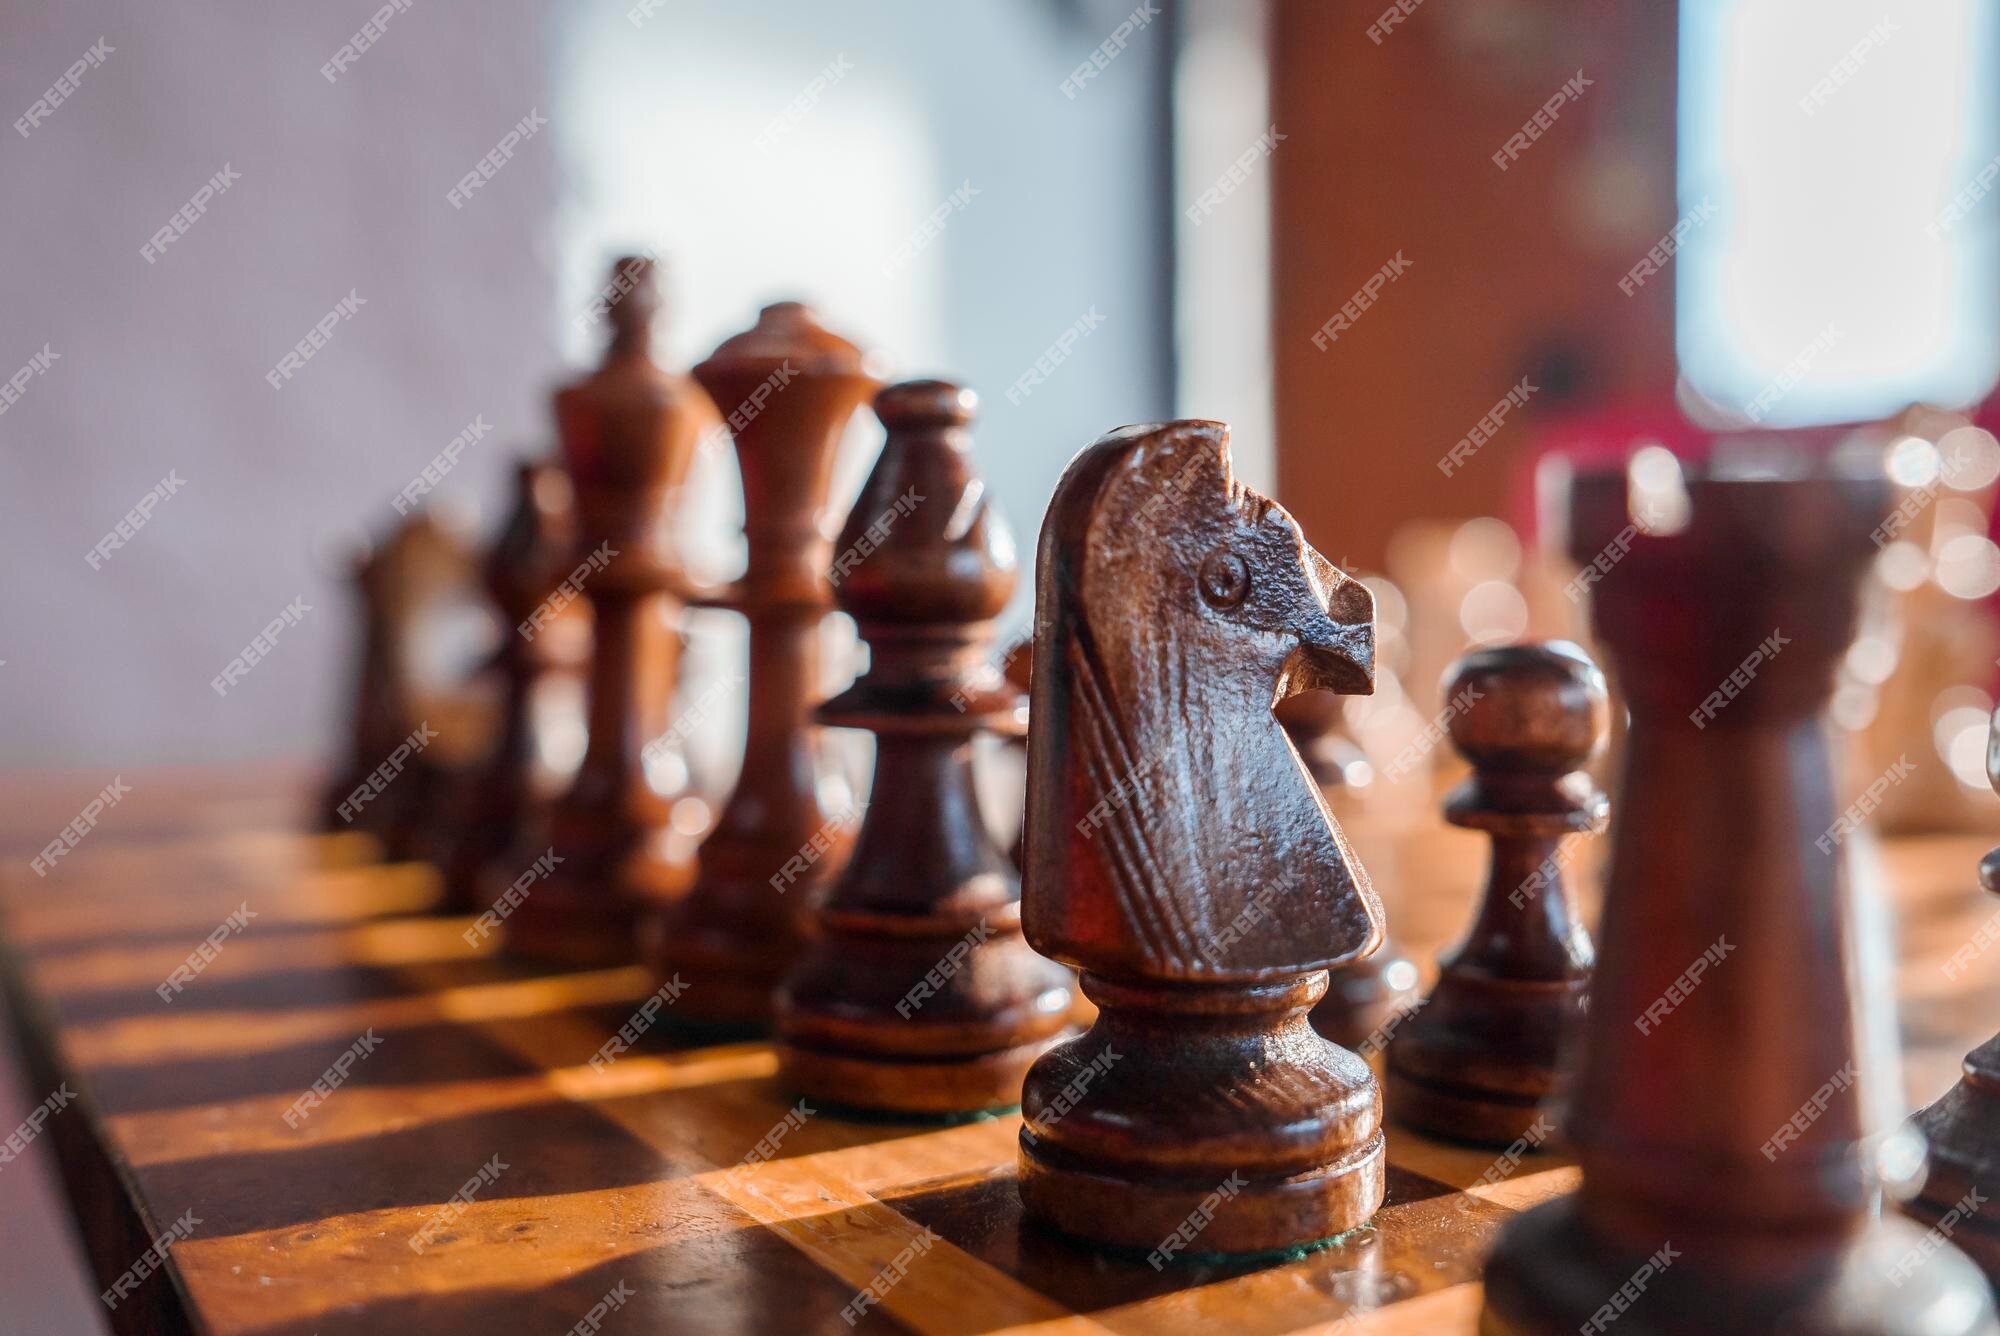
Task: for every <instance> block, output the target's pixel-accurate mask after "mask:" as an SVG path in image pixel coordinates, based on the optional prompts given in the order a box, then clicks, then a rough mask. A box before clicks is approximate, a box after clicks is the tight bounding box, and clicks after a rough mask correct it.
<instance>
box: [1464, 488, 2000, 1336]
mask: <svg viewBox="0 0 2000 1336" xmlns="http://www.w3.org/2000/svg"><path fill="white" fill-rule="evenodd" d="M1826 468H1827V466H1825V465H1816V466H1812V467H1811V469H1808V468H1807V467H1806V466H1800V468H1799V469H1797V470H1795V471H1794V472H1793V473H1792V474H1791V475H1785V474H1781V473H1767V474H1760V475H1756V476H1748V477H1728V476H1710V475H1696V476H1691V477H1689V478H1687V479H1686V481H1685V483H1684V496H1685V509H1684V511H1682V512H1681V513H1680V514H1679V515H1677V516H1675V520H1676V527H1674V528H1673V529H1672V530H1671V531H1669V532H1659V533H1654V532H1649V531H1647V530H1648V526H1653V527H1655V528H1660V529H1665V528H1666V527H1667V526H1664V525H1660V524H1659V523H1658V521H1657V518H1656V517H1657V516H1659V515H1661V514H1663V513H1664V514H1673V513H1674V511H1675V510H1678V509H1679V507H1674V508H1672V509H1669V508H1666V507H1660V508H1653V507H1650V506H1648V505H1647V504H1646V502H1647V499H1648V495H1649V489H1651V488H1653V487H1656V486H1659V485H1660V484H1657V483H1653V482H1649V483H1648V484H1647V487H1646V488H1642V487H1641V486H1640V485H1639V480H1638V479H1630V480H1628V478H1627V477H1626V475H1625V474H1624V473H1622V472H1620V473H1606V474H1591V475H1586V476H1580V477H1578V478H1576V479H1575V480H1574V483H1573V486H1572V489H1571V493H1570V498H1569V507H1568V514H1569V519H1570V525H1569V552H1570V554H1571V556H1572V557H1573V558H1574V559H1575V560H1576V561H1578V562H1579V563H1580V564H1588V563H1591V562H1592V561H1594V560H1595V559H1596V558H1597V557H1598V555H1599V554H1600V553H1605V552H1610V551H1614V550H1615V551H1618V552H1619V553H1620V554H1621V555H1620V556H1619V557H1618V558H1617V559H1616V560H1614V561H1609V562H1605V563H1602V565H1601V566H1600V567H1599V569H1600V571H1601V572H1602V574H1601V578H1599V579H1598V580H1597V581H1596V583H1595V595H1594V599H1593V604H1594V606H1593V610H1592V615H1593V622H1594V625H1595V627H1596V631H1597V638H1598V641H1599V643H1601V644H1602V645H1604V646H1605V648H1606V651H1607V653H1608V654H1609V657H1610V661H1611V666H1612V669H1613V671H1614V674H1615V677H1616V679H1617V681H1618V683H1619V685H1620V687H1621V689H1622V692H1623V694H1624V696H1625V699H1626V702H1627V704H1628V706H1629V708H1630V711H1631V731H1630V734H1629V736H1628V739H1627V743H1626V748H1625V752H1624V756H1623V764H1622V767H1621V776H1620V778H1621V782H1620V784H1619V786H1618V788H1617V792H1618V795H1619V805H1618V810H1617V813H1616V816H1615V819H1614V820H1613V822H1612V828H1611V831H1612V833H1611V864H1610V871H1609V874H1608V878H1607V887H1606V898H1605V910H1604V917H1603V922H1602V925H1601V927H1600V931H1599V939H1600V940H1599V943H1598V958H1597V966H1596V970H1595V973H1594V974H1593V976H1592V979H1591V986H1590V987H1591V996H1590V1009H1589V1014H1588V1017H1587V1019H1586V1021H1585V1023H1584V1027H1583V1033H1584V1043H1583V1052H1582V1065H1581V1069H1580V1071H1579V1073H1578V1076H1577V1078H1576V1084H1575V1087H1574V1091H1573V1094H1572V1097H1571V1101H1570V1107H1569V1112H1568V1114H1567V1116H1566V1117H1565V1119H1564V1121H1563V1131H1564V1132H1565V1134H1566V1136H1567V1138H1568V1140H1569V1142H1570V1143H1571V1145H1572V1146H1573V1147H1574V1149H1575V1152H1576V1155H1577V1158H1578V1159H1579V1160H1580V1161H1581V1164H1582V1169H1583V1184H1582V1187H1581V1188H1580V1189H1579V1190H1578V1191H1577V1192H1576V1193H1575V1194H1573V1195H1571V1196H1568V1197H1565V1198H1562V1199H1559V1200H1557V1201H1555V1202H1551V1203H1549V1204H1547V1205H1543V1206H1539V1207H1536V1208H1534V1209H1532V1210H1530V1211H1527V1212H1525V1213H1523V1214H1522V1215H1519V1216H1516V1217H1515V1218H1514V1219H1513V1220H1512V1221H1510V1222H1509V1223H1508V1224H1507V1225H1506V1226H1505V1227H1504V1228H1503V1229H1502V1231H1501V1233H1500V1236H1499V1239H1498V1241H1497V1243H1496V1245H1495V1248H1494V1251H1493V1253H1492V1255H1491V1257H1490V1258H1489V1260H1488V1263H1487V1269H1486V1296H1485V1297H1486V1311H1485V1314H1484V1317H1483V1318H1482V1326H1481V1330H1482V1331H1483V1332H1487V1333H1492V1334H1494V1336H1500V1334H1503V1333H1528V1332H1533V1333H1558V1332H1560V1333H1565V1334H1567V1333H1573V1332H1576V1331H1578V1330H1583V1331H1593V1330H1603V1329H1605V1328H1606V1326H1608V1325H1609V1324H1611V1323H1615V1324H1616V1330H1617V1332H1618V1333H1619V1336H1649V1334H1651V1333H1670V1332H1671V1333H1682V1332H1690V1331H1701V1332H1712V1333H1749V1332H1758V1333H1764V1332H1778V1331H1782V1332H1786V1333H1792V1334H1794V1336H1819V1334H1822V1333H1824V1334H1828V1336H1830V1334H1831V1333H1835V1332H1841V1333H1847V1332H1862V1331H1866V1332H1886V1333H1918V1332H1922V1333H1929V1334H1930V1336H1942V1334H1943V1333H1948V1332H1970V1331H1980V1332H1986V1331H1991V1330H1993V1329H1994V1327H1993V1323H1994V1318H1993V1313H1992V1308H1991V1301H1990V1297H1989V1295H1988V1292H1987V1287H1986V1283H1985V1280H1984V1278H1983V1277H1982V1276H1980V1275H1979V1273H1978V1272H1977V1271H1976V1270H1975V1269H1974V1268H1973V1267H1972V1266H1971V1265H1970V1264H1969V1263H1968V1262H1966V1260H1965V1259H1964V1257H1963V1256H1961V1255H1960V1254H1958V1253H1957V1252H1956V1250H1955V1249H1953V1248H1952V1247H1951V1246H1950V1245H1949V1244H1944V1243H1942V1241H1941V1240H1938V1239H1929V1240H1927V1239H1925V1238H1924V1237H1923V1231H1921V1230H1919V1229H1917V1228H1916V1227H1915V1226H1914V1225H1912V1224H1910V1223H1909V1222H1907V1221H1903V1220H1900V1219H1899V1218H1897V1217H1895V1216H1888V1217H1885V1218H1883V1219H1880V1220H1875V1219H1872V1218H1871V1211H1870V1208H1871V1204H1872V1201H1873V1199H1874V1188H1873V1185H1872V1184H1871V1182H1870V1181H1869V1179H1868V1177H1867V1174H1866V1172H1865V1170H1864V1166H1863V1160H1862V1154H1861V1139H1862V1136H1863V1133H1864V1131H1865V1130H1867V1129H1866V1128H1865V1126H1864V1120H1863V1103H1862V1100H1861V1096H1860V1092H1859V1090H1858V1089H1857V1085H1858V1083H1859V1082H1861V1081H1872V1080H1889V1081H1893V1080H1895V1079H1896V1073H1895V1072H1894V1071H1888V1072H1871V1071H1867V1070H1858V1071H1857V1067H1856V1063H1857V1061H1858V1055H1857V1051H1856V1039H1855V1036H1856V1034H1857V1032H1858V1031H1860V1027H1859V1026H1858V1025H1857V1024H1856V1022H1857V1019H1858V1018H1857V1016H1856V1014H1855V1010H1854V1009H1855V1007H1856V1006H1857V1005H1861V1004H1866V1005H1886V1004H1887V1003H1888V999H1886V998H1879V997H1862V996H1857V995H1856V994H1855V992H1854V991H1853V990H1852V989H1851V987H1850V974H1851V972H1852V970H1853V968H1854V965H1855V958H1854V953H1853V948H1854V943H1853V942H1851V941H1850V940H1849V935H1850V929H1849V914H1848V903H1847V901H1848V896H1849V894H1850V886H1849V882H1848V878H1847V873H1846V869H1845V867H1844V862H1845V858H1844V854H1845V849H1844V846H1843V845H1842V844H1840V843H1839V842H1838V841H1835V840H1832V839H1829V838H1828V837H1827V832H1830V831H1831V830H1832V829H1833V825H1834V817H1835V813H1834V804H1833V785H1832V777H1831V767H1830V764H1829V757H1828V744H1827V735H1826V731H1825V720H1824V718H1823V713H1824V709H1825V706H1826V702H1827V698H1828V696H1829V694H1830V693H1831V689H1832V675H1833V669H1834V666H1835V665H1836V663H1837V662H1838V660H1839V659H1840V656H1841V655H1842V654H1843V653H1845V651H1846V649H1847V646H1848V643H1849V641H1850V640H1851V639H1852V637H1853V634H1854V625H1855V601H1856V593H1857V590H1858V588H1859V583H1860V580H1861V577H1862V574H1863V572H1864V571H1865V569H1866V567H1867V564H1868V562H1869V560H1870V559H1871V558H1872V557H1873V556H1874V555H1875V547H1874V544H1873V543H1872V542H1871V541H1870V539H1869V533H1870V531H1871V530H1872V529H1873V528H1874V527H1875V526H1876V525H1877V524H1878V523H1879V522H1880V521H1881V519H1882V517H1883V515H1884V514H1885V513H1886V512H1887V509H1888V499H1889V498H1888V486H1887V479H1886V478H1884V477H1883V476H1882V475H1881V473H1880V472H1879V471H1877V470H1870V471H1869V472H1867V473H1866V474H1860V473H1857V474H1853V475H1848V474H1844V473H1836V472H1831V471H1826ZM1676 490H1677V491H1678V490H1679V489H1678V488H1676ZM1604 567H1608V570H1607V569H1604ZM1774 631H1775V632H1776V633H1777V634H1778V635H1780V636H1782V637H1783V639H1782V645H1783V648H1782V649H1781V650H1780V652H1778V653H1776V654H1774V655H1767V656H1766V657H1765V658H1763V659H1762V660H1761V662H1760V663H1759V665H1758V668H1757V671H1756V672H1755V674H1754V675H1746V674H1744V673H1743V672H1742V671H1741V669H1742V665H1743V662H1744V659H1745V656H1746V655H1748V654H1749V652H1750V651H1751V650H1753V649H1755V648H1756V647H1758V646H1759V645H1760V644H1763V643H1765V642H1766V641H1767V639H1768V638H1771V637H1772V636H1773V633H1774ZM1732 673H1734V674H1736V677H1737V680H1738V682H1739V683H1740V682H1741V681H1742V679H1744V678H1745V677H1746V676H1747V678H1748V680H1747V685H1740V688H1739V689H1738V690H1737V693H1736V694H1735V696H1734V697H1733V699H1729V700H1728V701H1727V703H1726V704H1725V705H1724V706H1723V707H1722V708H1721V709H1719V710H1716V709H1710V708H1707V707H1705V705H1704V702H1708V701H1710V700H1711V698H1712V696H1713V693H1715V692H1716V691H1717V688H1718V684H1720V683H1723V682H1725V681H1730V680H1731V675H1732ZM1808 1115H1809V1116H1808ZM1795 1120H1797V1121H1796V1122H1795ZM1801 1122H1802V1123H1804V1124H1805V1126H1804V1127H1803V1130H1800V1128H1799V1126H1798V1123H1801ZM1794 1133H1795V1134H1796V1135H1793V1134H1794ZM1933 1245H1936V1246H1935V1247H1933ZM1913 1248H1915V1249H1918V1250H1920V1251H1921V1252H1922V1253H1924V1254H1927V1259H1926V1260H1925V1261H1924V1262H1923V1264H1922V1265H1920V1266H1916V1267H1914V1268H1910V1267H1907V1266H1905V1265H1904V1264H1903V1259H1904V1258H1905V1256H1906V1255H1907V1254H1909V1253H1910V1252H1911V1250H1912V1249H1913ZM1642 1268H1643V1269H1644V1276H1645V1283H1644V1287H1643V1292H1641V1293H1639V1295H1638V1297H1637V1298H1633V1299H1629V1301H1628V1298H1627V1296H1625V1294H1624V1290H1625V1287H1627V1286H1629V1285H1631V1284H1633V1282H1634V1277H1636V1276H1639V1275H1640V1274H1641V1271H1642Z"/></svg>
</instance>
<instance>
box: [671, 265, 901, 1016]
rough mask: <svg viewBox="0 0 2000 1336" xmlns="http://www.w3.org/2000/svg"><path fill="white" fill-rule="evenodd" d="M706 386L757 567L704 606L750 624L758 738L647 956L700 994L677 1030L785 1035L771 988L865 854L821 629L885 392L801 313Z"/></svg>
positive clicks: (703, 371)
mask: <svg viewBox="0 0 2000 1336" xmlns="http://www.w3.org/2000/svg"><path fill="white" fill-rule="evenodd" d="M694 374H695V378H696V379H697V380H699V381H700V382H701V384H702V388H704V389H706V390H707V391H708V393H709V397H710V398H711V399H713V400H714V401H715V403H716V404H717V405H718V406H720V408H721V409H722V411H723V412H724V413H725V414H726V415H727V417H728V421H729V425H730V428H731V431H732V433H733V440H734V442H735V446H736V459H737V463H738V465H739V466H740V468H741V470H742V475H743V535H744V539H745V540H746V544H747V546H748V548H749V560H748V563H747V565H746V566H745V568H744V571H743V576H742V578H741V579H740V580H738V581H737V582H736V583H735V584H734V585H733V586H731V587H730V588H729V589H727V590H725V591H723V592H722V593H720V594H716V595H713V596H709V597H705V598H703V599H701V600H700V603H701V606H704V607H722V608H731V609H734V610H735V611H737V612H740V613H742V614H743V618H744V620H745V621H747V622H748V623H749V624H750V686H749V692H750V709H749V734H748V736H747V737H746V739H745V742H744V751H743V770H742V774H741V777H740V778H738V780H737V781H736V789H735V791H734V792H733V793H731V794H730V795H729V800H728V802H726V803H725V804H723V808H722V814H721V816H720V817H719V818H717V820H716V824H715V829H714V831H713V832H712V833H711V834H710V835H709V837H708V839H707V840H706V841H704V842H703V844H702V846H701V871H700V874H699V876H698V877H697V878H696V880H695V884H694V888H693V889H692V890H691V891H690V892H689V893H688V894H687V895H686V896H685V897H684V898H682V899H681V900H680V901H679V902H677V903H675V904H673V905H671V906H669V907H668V908H667V909H666V910H665V911H664V912H663V913H662V914H661V915H660V916H658V917H657V918H655V919H654V920H652V921H651V922H650V923H649V924H648V925H647V930H646V945H645V958H646V961H647V963H648V964H649V965H651V966H652V968H653V969H654V971H655V972H656V973H658V974H659V975H660V976H661V977H662V978H667V979H671V978H673V977H674V976H675V975H676V974H679V975H680V976H681V977H683V978H684V979H686V980H687V982H688V984H689V988H688V994H687V996H686V997H685V998H683V999H682V1000H681V1001H680V1002H679V1003H678V1004H677V1005H676V1006H675V1007H674V1018H675V1020H676V1021H677V1022H679V1023H681V1024H683V1025H684V1026H685V1027H688V1028H707V1029H709V1030H711V1031H714V1032H717V1033H726V1032H733V1031H737V1032H740V1031H755V1030H761V1029H763V1028H765V1027H766V1026H768V1024H769V1023H770V1018H771V993H772V990H773V989H774V988H776V986H777V984H778V980H779V978H780V977H781V976H782V975H783V974H784V972H785V970H786V969H787V968H789V967H790V966H791V964H792V962H793V961H794V960H795V959H797V957H798V954H799V952H800V950H801V949H802V948H803V947H804V944H805V936H806V924H807V916H808V914H809V912H810V909H811V904H812V901H813V900H815V899H816V898H817V897H818V895H819V893H820V891H821V890H823V889H824V888H825V887H826V886H827V885H828V884H830V883H831V882H832V880H833V878H834V876H835V875H837V874H838V873H839V871H840V868H841V865H842V864H843V863H844V862H845V861H846V858H847V851H848V849H849V847H850V846H851V845H852V844H853V841H854V828H855V825H856V812H855V810H854V807H853V805H852V803H851V802H842V801H839V800H838V794H837V791H836V790H837V787H838V786H837V785H835V784H834V783H833V782H832V781H833V779H834V775H833V772H832V768H831V766H830V765H829V763H828V761H827V759H826V756H825V754H824V749H823V748H822V747H821V746H820V738H819V730H818V729H817V727H815V725H814V724H813V721H812V710H813V705H814V702H815V701H816V700H817V698H818V696H819V693H820V690H821V687H820V681H819V662H820V661H819V641H820V623H821V622H822V621H824V620H825V618H826V614H827V612H828V611H829V610H830V609H831V608H832V606H833V584H832V581H831V579H830V578H829V571H830V568H831V566H832V562H833V543H832V541H831V539H830V538H829V537H828V536H827V532H828V527H829V526H827V525H826V524H825V522H824V521H825V519H826V509H827V493H828V490H829V489H830V488H831V486H832V481H833V463H834V456H835V453H836V451H837V450H838V448H839V446H840V438H841V435H842V433H843V432H844V431H845V430H846V428H847V423H848V421H849V419H851V418H852V417H853V416H854V410H855V409H857V408H859V407H860V406H861V405H862V404H864V403H866V402H867V401H868V399H869V396H871V395H872V394H874V392H875V391H876V390H877V389H878V388H880V383H879V382H878V381H877V380H876V379H875V377H874V376H873V375H872V374H871V373H870V371H869V359H867V358H866V357H864V356H863V355H862V353H861V350H860V349H858V348H856V347H855V346H854V345H853V344H851V343H849V342H848V341H847V340H845V339H843V338H840V337H839V336H838V335H835V334H832V333H830V332H828V331H827V330H826V329H824V328H823V327H822V326H821V325H820V323H819V321H818V320H817V319H816V318H815V317H814V316H813V313H812V312H811V311H810V310H809V309H807V308H806V307H804V306H801V305H800V304H799V303H797V302H780V303H778V304H776V305H773V306H767V307H765V308H764V309H763V311H762V312H761V313H759V315H758V317H757V323H756V325H755V327H753V328H751V329H748V330H746V331H744V332H743V333H741V334H738V335H736V336H734V337H733V338H730V339H727V340H725V341H724V342H723V343H722V345H721V346H720V347H718V348H717V349H716V350H715V351H714V352H713V353H711V354H710V355H709V357H708V360H707V361H705V362H703V363H702V364H701V365H700V366H697V367H696V368H695V369H694ZM842 559H843V561H846V562H852V561H854V560H856V559H858V554H855V553H847V552H843V553H842ZM696 980H699V981H700V982H699V983H696V982H695V981H696Z"/></svg>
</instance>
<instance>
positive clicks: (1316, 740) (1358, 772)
mask: <svg viewBox="0 0 2000 1336" xmlns="http://www.w3.org/2000/svg"><path fill="white" fill-rule="evenodd" d="M1340 712H1341V703H1340V697H1338V696H1336V695H1334V694H1333V693H1332V692H1330V691H1302V692H1300V693H1299V694H1298V695H1296V696H1293V697H1292V698H1291V699H1290V700H1287V701H1285V702H1284V703H1283V704H1282V705H1280V706H1279V707H1278V719H1279V721H1280V722H1281V723H1283V724H1284V726H1285V732H1286V733H1287V734H1289V735H1290V736H1291V739H1292V745H1293V746H1295V747H1297V748H1298V749H1299V759H1300V760H1302V761H1304V762H1305V763H1306V773H1307V774H1309V775H1311V776H1312V778H1313V782H1314V783H1315V784H1317V785H1319V787H1320V792H1321V793H1323V794H1324V795H1325V796H1326V800H1327V806H1328V808H1329V809H1330V810H1334V811H1336V812H1337V811H1338V809H1339V807H1340V806H1341V804H1342V803H1344V802H1345V801H1346V799H1347V798H1349V797H1350V796H1352V795H1353V792H1354V777H1356V776H1363V777H1365V776H1366V774H1367V771H1366V766H1367V764H1368V762H1367V758H1366V757H1365V756H1364V755H1363V753H1362V751H1361V748H1360V747H1359V746H1357V745H1356V744H1355V742H1354V740H1353V739H1352V738H1350V737H1348V736H1347V735H1346V733H1345V732H1344V731H1343V730H1342V728H1341V724H1340ZM1416 1000H1417V965H1416V962H1415V961H1413V960H1411V959H1410V958H1409V957H1408V956H1406V955H1404V954H1403V952H1402V950H1401V948H1399V947H1398V946H1397V945H1396V944H1395V942H1394V941H1393V940H1391V939H1390V938H1388V937H1386V936H1385V937H1384V938H1383V939H1382V945H1380V946H1379V947H1377V948H1375V950H1373V951H1371V952H1369V953H1368V954H1367V955H1366V956H1364V957H1362V958H1361V959H1360V960H1352V961H1349V962H1348V963H1347V964H1345V965H1340V966H1337V967H1335V968H1334V969H1332V970H1330V971H1328V977H1327V989H1326V996H1325V997H1323V998H1321V999H1320V1000H1319V1005H1317V1006H1315V1007H1314V1008H1313V1009H1312V1023H1313V1028H1314V1029H1316V1030H1318V1031H1319V1032H1320V1033H1321V1034H1323V1035H1325V1036H1326V1037H1327V1038H1328V1039H1331V1040H1332V1041H1333V1042H1334V1043H1336V1044H1339V1045H1340V1046H1341V1047H1342V1048H1352V1049H1362V1048H1365V1047H1367V1046H1368V1045H1369V1044H1370V1042H1371V1040H1372V1041H1373V1042H1374V1043H1375V1044H1376V1045H1378V1046H1379V1044H1380V1042H1381V1037H1382V1035H1384V1034H1385V1033H1386V1032H1387V1031H1388V1028H1389V1022H1390V1020H1391V1019H1392V1018H1393V1017H1394V1016H1396V1015H1397V1014H1398V1013H1399V1012H1401V1011H1404V1010H1406V1009H1408V1008H1409V1007H1411V1006H1412V1005H1414V1004H1415V1003H1416Z"/></svg>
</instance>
